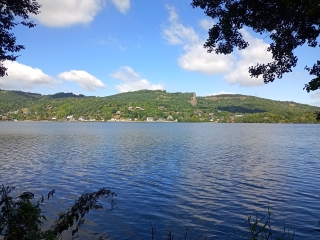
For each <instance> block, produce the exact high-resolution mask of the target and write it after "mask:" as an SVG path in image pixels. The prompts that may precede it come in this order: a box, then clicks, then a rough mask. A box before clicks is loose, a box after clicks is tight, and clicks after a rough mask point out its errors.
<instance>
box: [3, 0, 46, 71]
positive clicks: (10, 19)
mask: <svg viewBox="0 0 320 240" xmlns="http://www.w3.org/2000/svg"><path fill="white" fill-rule="evenodd" d="M40 7H41V5H40V4H39V3H37V2H36V1H35V0H0V11H1V15H0V46H1V49H0V77H3V76H4V75H6V72H7V68H6V67H5V66H4V65H3V62H4V61H5V60H10V61H15V60H16V59H17V57H18V55H16V54H15V53H17V52H20V51H21V50H22V49H24V48H25V47H24V46H23V45H17V44H16V37H15V36H14V34H13V33H11V32H10V31H11V30H12V29H13V28H14V27H15V26H17V25H18V24H22V25H24V26H26V27H29V28H32V27H34V26H35V23H34V22H33V21H29V20H28V19H29V15H30V14H39V13H40V11H39V8H40ZM16 18H18V19H21V21H20V22H18V21H16Z"/></svg>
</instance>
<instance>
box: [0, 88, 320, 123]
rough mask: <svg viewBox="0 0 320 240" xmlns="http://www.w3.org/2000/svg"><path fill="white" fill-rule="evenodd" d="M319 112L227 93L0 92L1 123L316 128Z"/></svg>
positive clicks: (310, 108)
mask: <svg viewBox="0 0 320 240" xmlns="http://www.w3.org/2000/svg"><path fill="white" fill-rule="evenodd" d="M319 110H320V108H318V107H313V106H309V105H306V104H299V103H295V102H281V101H273V100H269V99H263V98H258V97H254V96H246V95H237V94H227V95H218V96H208V97H196V96H195V94H194V93H181V92H178V93H167V92H166V91H161V90H156V91H151V90H140V91H136V92H128V93H120V94H116V95H112V96H107V97H86V96H84V95H75V94H72V93H57V94H54V95H41V94H35V93H26V92H21V91H4V90H2V91H0V115H2V120H8V119H18V120H58V121H66V120H78V119H79V118H80V117H81V118H80V119H81V120H90V119H91V120H93V119H95V120H110V119H112V120H114V121H120V120H126V121H134V120H138V121H145V120H146V119H147V118H148V117H152V118H153V120H159V119H160V120H161V121H165V120H170V121H171V120H175V119H177V120H178V121H188V122H206V121H211V122H276V123H278V122H293V123H316V120H315V115H314V112H315V111H319Z"/></svg>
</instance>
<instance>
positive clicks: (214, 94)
mask: <svg viewBox="0 0 320 240" xmlns="http://www.w3.org/2000/svg"><path fill="white" fill-rule="evenodd" d="M221 94H234V93H232V92H225V91H221V92H219V93H211V96H216V95H221Z"/></svg>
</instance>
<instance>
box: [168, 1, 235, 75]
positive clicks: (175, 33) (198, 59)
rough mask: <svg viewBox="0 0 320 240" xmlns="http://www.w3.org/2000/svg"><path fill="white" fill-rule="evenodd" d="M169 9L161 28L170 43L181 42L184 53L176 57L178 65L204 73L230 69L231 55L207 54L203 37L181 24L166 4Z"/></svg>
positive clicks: (172, 8) (170, 7)
mask: <svg viewBox="0 0 320 240" xmlns="http://www.w3.org/2000/svg"><path fill="white" fill-rule="evenodd" d="M166 8H167V9H168V11H169V19H168V21H169V25H168V26H165V27H163V28H162V33H163V37H164V39H165V40H166V41H167V42H168V43H169V44H171V45H176V44H182V45H183V50H184V51H185V53H184V54H182V55H181V56H180V58H179V59H178V64H179V66H180V67H181V68H182V69H184V70H187V71H198V72H202V73H205V74H215V73H224V72H227V71H230V70H231V68H232V64H233V57H232V55H216V54H208V53H207V50H206V49H204V48H203V43H204V42H205V40H204V39H201V38H200V37H199V35H198V34H197V33H196V32H195V31H194V29H193V28H192V27H185V26H183V25H182V24H181V23H180V22H179V21H178V20H179V16H178V14H177V12H176V10H175V8H174V7H172V6H168V5H166Z"/></svg>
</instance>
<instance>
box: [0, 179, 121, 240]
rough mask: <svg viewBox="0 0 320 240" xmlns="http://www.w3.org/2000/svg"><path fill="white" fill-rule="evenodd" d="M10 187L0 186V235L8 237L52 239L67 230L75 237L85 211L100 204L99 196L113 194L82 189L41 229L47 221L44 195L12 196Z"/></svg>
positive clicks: (103, 189) (10, 238)
mask: <svg viewBox="0 0 320 240" xmlns="http://www.w3.org/2000/svg"><path fill="white" fill-rule="evenodd" d="M13 190H14V187H5V186H4V185H2V187H1V189H0V236H4V239H7V240H15V239H19V240H38V239H48V240H54V239H59V238H60V237H61V238H62V233H63V232H65V231H68V230H69V231H70V232H71V236H72V239H73V238H76V237H77V236H78V232H79V228H80V227H81V226H82V225H83V224H84V222H85V219H84V217H85V216H86V214H87V213H89V211H90V210H92V209H100V208H102V205H101V204H100V203H99V202H98V199H99V198H103V197H111V198H113V197H114V196H116V195H115V193H114V192H112V191H111V190H110V189H106V188H101V189H99V190H98V191H96V192H92V193H84V194H82V195H81V196H80V197H79V199H78V200H77V201H76V202H75V204H74V205H73V206H72V207H71V208H70V209H69V210H68V211H66V212H62V213H60V214H59V217H58V218H57V219H56V220H55V221H54V223H53V225H52V226H51V228H50V229H48V230H43V229H42V228H41V227H42V225H43V224H44V221H47V218H46V217H45V216H44V215H43V211H42V209H41V207H42V206H43V205H42V204H43V202H44V199H45V197H44V196H43V195H42V196H41V198H40V199H39V200H38V201H36V202H33V201H32V200H33V198H34V194H33V193H31V192H24V193H22V194H21V195H20V196H18V197H16V198H15V197H13V196H12V191H13ZM54 193H55V190H52V191H50V192H49V193H48V195H47V198H48V200H49V198H50V197H52V196H53V194H54ZM112 204H113V202H112ZM112 206H113V205H112Z"/></svg>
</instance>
